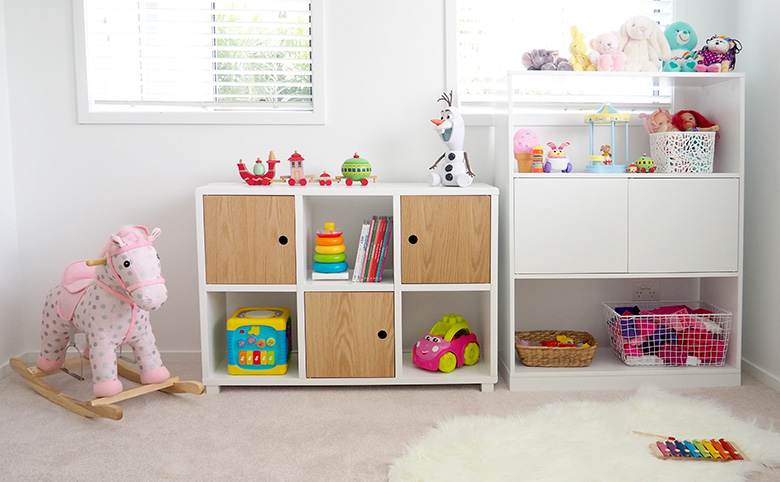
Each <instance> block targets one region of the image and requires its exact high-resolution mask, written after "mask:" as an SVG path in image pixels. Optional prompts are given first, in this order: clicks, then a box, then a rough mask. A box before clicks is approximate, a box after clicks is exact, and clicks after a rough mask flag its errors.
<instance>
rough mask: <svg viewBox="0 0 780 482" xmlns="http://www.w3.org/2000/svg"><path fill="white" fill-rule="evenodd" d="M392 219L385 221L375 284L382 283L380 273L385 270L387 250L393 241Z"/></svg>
mask: <svg viewBox="0 0 780 482" xmlns="http://www.w3.org/2000/svg"><path fill="white" fill-rule="evenodd" d="M392 233H393V218H389V219H388V220H387V229H386V230H385V239H384V242H383V243H382V253H381V255H380V257H379V269H378V270H377V275H376V282H377V283H379V282H380V281H382V273H384V270H385V259H387V249H388V245H390V240H391V239H393V234H392Z"/></svg>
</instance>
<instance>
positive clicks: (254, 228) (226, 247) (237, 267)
mask: <svg viewBox="0 0 780 482" xmlns="http://www.w3.org/2000/svg"><path fill="white" fill-rule="evenodd" d="M203 224H204V238H205V253H206V283H208V284H295V282H296V276H295V198H294V196H209V195H206V196H203Z"/></svg>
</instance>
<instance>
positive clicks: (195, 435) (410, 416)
mask: <svg viewBox="0 0 780 482" xmlns="http://www.w3.org/2000/svg"><path fill="white" fill-rule="evenodd" d="M169 368H170V369H171V372H172V373H173V374H174V375H179V376H180V378H182V379H199V377H200V369H199V366H197V365H195V364H183V365H176V364H170V363H169ZM59 377H60V378H58V380H62V382H61V383H60V384H58V383H55V381H54V379H53V378H52V377H49V378H47V381H49V382H50V383H52V384H53V385H58V388H61V389H62V390H63V391H65V392H66V393H68V394H70V395H72V396H77V397H83V398H89V392H90V389H91V387H90V386H89V382H84V383H81V384H76V382H75V381H73V382H71V381H70V377H67V376H65V375H60V376H59ZM74 385H77V386H74ZM634 392H635V391H634V390H626V391H587V392H529V393H513V392H509V391H508V390H507V389H506V386H505V385H504V384H503V383H499V385H497V386H496V391H495V392H493V393H482V392H480V391H479V389H478V388H477V387H476V386H451V387H450V386H436V387H327V388H311V387H297V388H295V387H293V388H256V387H255V388H247V387H244V388H224V389H223V390H222V392H221V393H220V394H219V395H203V396H200V397H195V396H191V395H166V394H162V393H153V394H150V395H146V396H144V397H140V398H136V399H133V400H127V401H125V402H122V403H121V404H120V405H121V406H122V408H123V410H124V418H123V419H122V420H120V421H111V420H90V419H86V418H82V417H80V416H78V415H74V414H72V413H70V412H68V411H66V410H64V409H62V408H60V407H57V406H55V405H53V404H52V403H50V402H48V401H47V400H45V399H44V398H43V397H41V396H40V395H38V394H37V393H35V392H34V391H33V390H32V389H31V388H30V387H28V386H27V384H26V383H25V382H24V381H23V380H22V379H21V378H20V377H19V376H17V375H16V374H12V375H10V376H7V377H6V378H4V379H2V380H0V427H2V432H1V433H0V480H1V481H14V482H16V481H71V480H74V481H75V480H78V481H91V480H101V481H107V480H110V481H124V480H128V481H130V480H144V481H147V480H150V481H151V480H163V481H167V480H172V481H199V480H203V481H210V480H239V481H242V480H253V481H383V480H386V478H387V474H388V469H389V466H390V464H392V463H393V461H394V460H396V459H397V458H399V457H401V456H402V455H403V453H404V446H405V445H407V444H411V443H413V442H414V441H416V440H418V439H420V438H421V437H422V436H423V435H425V434H426V433H428V432H429V431H430V430H431V429H432V428H433V427H434V426H436V424H437V422H439V421H442V420H444V419H446V418H450V417H453V416H459V415H494V416H499V417H507V416H516V415H522V414H528V413H531V412H532V411H534V410H536V409H537V408H539V407H540V406H542V405H545V404H548V403H550V402H554V401H569V400H571V401H574V400H590V401H614V400H616V399H620V398H628V397H630V396H631V395H632V394H633V393H634ZM670 392H673V393H675V394H680V395H685V396H688V397H693V398H701V399H706V400H711V401H714V402H716V403H718V404H721V405H723V406H726V407H730V408H731V409H732V410H733V411H734V413H735V415H737V416H739V417H741V418H744V419H746V420H755V422H756V424H757V426H759V427H762V428H771V427H773V426H777V427H780V394H778V393H777V392H774V391H772V390H770V389H768V388H766V387H765V386H763V385H761V384H759V383H758V382H756V381H755V380H753V379H752V378H749V377H747V376H746V377H745V379H744V382H743V386H741V387H734V388H714V389H680V390H670ZM549 480H552V481H555V480H556V479H555V478H554V476H553V477H552V478H550V479H549ZM749 480H752V481H762V482H768V481H778V480H780V471H777V470H773V471H768V472H764V473H762V474H760V475H759V476H757V477H753V478H751V479H749ZM607 482H608V481H607ZM616 482H630V481H624V480H621V481H616ZM665 482H674V481H673V480H671V481H670V480H668V479H667V480H665ZM681 482H682V481H681ZM686 482H687V481H686ZM713 482H717V481H713Z"/></svg>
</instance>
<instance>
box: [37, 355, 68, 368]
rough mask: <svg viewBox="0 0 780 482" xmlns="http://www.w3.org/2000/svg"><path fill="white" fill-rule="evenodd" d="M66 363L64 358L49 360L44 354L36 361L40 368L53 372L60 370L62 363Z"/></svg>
mask: <svg viewBox="0 0 780 482" xmlns="http://www.w3.org/2000/svg"><path fill="white" fill-rule="evenodd" d="M64 364H65V361H64V360H61V361H57V362H53V361H49V360H47V359H45V358H43V357H42V356H38V361H37V362H36V365H38V368H40V369H41V370H43V371H45V372H53V371H55V370H59V369H60V368H62V365H64Z"/></svg>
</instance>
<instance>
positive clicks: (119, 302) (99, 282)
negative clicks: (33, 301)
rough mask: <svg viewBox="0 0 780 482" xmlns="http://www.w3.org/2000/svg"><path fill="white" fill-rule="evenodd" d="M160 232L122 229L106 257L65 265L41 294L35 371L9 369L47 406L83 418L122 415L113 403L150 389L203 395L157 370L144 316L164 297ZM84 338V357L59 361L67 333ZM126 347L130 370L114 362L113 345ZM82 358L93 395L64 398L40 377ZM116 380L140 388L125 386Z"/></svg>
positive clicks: (21, 366) (199, 387) (14, 362)
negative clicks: (130, 353)
mask: <svg viewBox="0 0 780 482" xmlns="http://www.w3.org/2000/svg"><path fill="white" fill-rule="evenodd" d="M159 235H160V229H159V228H155V229H153V230H152V232H151V233H150V232H149V231H148V230H147V229H146V228H145V227H143V226H125V227H123V228H122V229H120V230H119V231H118V232H117V233H116V234H114V235H112V236H111V237H110V240H109V242H108V243H107V245H106V247H105V249H104V250H103V252H104V255H105V257H104V258H100V259H92V260H86V261H84V260H82V261H76V262H74V263H71V264H70V265H69V266H68V267H67V268H65V272H64V273H63V275H62V280H61V281H60V282H59V283H57V284H56V285H55V286H54V287H53V288H52V289H51V290H50V291H49V294H48V295H47V296H46V302H45V305H44V308H43V319H42V322H41V351H40V354H39V356H38V361H37V366H35V367H28V366H27V365H26V364H25V363H24V362H23V361H21V360H20V359H18V358H11V361H10V365H11V367H12V368H13V369H14V370H16V372H17V373H19V374H20V375H21V376H22V378H24V380H25V381H27V383H28V384H29V385H30V386H31V387H32V388H33V389H35V390H36V391H37V392H38V393H40V394H41V395H43V396H44V397H46V398H47V399H48V400H50V401H51V402H53V403H55V404H57V405H60V406H62V407H64V408H67V409H68V410H70V411H72V412H75V413H77V414H79V415H83V416H85V417H105V418H110V419H113V420H119V419H120V418H122V409H121V408H120V407H119V406H118V405H116V402H119V401H122V400H127V399H129V398H133V397H137V396H139V395H144V394H147V393H151V392H154V391H158V390H159V391H162V392H166V393H192V394H196V395H200V394H202V393H203V390H204V387H203V384H202V383H200V382H196V381H179V378H178V377H171V374H170V372H169V371H168V369H167V368H166V367H165V366H164V365H163V362H162V359H161V357H160V353H159V351H158V349H157V346H156V344H155V339H154V335H153V334H152V328H151V325H150V324H149V312H150V311H154V310H156V309H158V308H159V307H161V306H162V305H163V303H165V301H166V300H167V298H168V291H167V289H166V287H165V279H164V278H163V277H162V273H161V266H160V259H159V255H158V254H157V251H156V250H155V248H154V246H153V244H152V243H153V241H154V240H155V238H157V236H159ZM73 331H75V332H78V333H84V334H85V335H86V339H87V348H86V349H85V350H84V355H83V356H81V355H80V356H77V357H73V358H68V359H66V353H67V350H68V347H69V346H73V344H71V334H72V332H73ZM124 344H127V345H129V346H130V348H131V349H132V351H133V355H134V356H135V360H136V364H137V368H136V367H134V366H132V365H130V364H128V363H125V362H124V361H123V360H121V359H120V360H118V359H117V357H116V349H117V347H119V346H121V345H124ZM86 359H88V360H89V365H90V367H91V369H92V383H93V385H92V390H93V393H94V395H95V397H96V398H94V399H92V400H88V401H81V400H77V399H75V398H71V397H69V396H67V395H65V394H63V393H61V392H59V391H58V390H56V389H54V388H53V387H52V386H51V385H49V384H48V383H46V382H45V381H43V377H46V376H49V375H53V374H55V373H59V372H60V371H65V372H66V373H72V371H73V370H74V369H75V368H77V367H79V366H80V365H82V364H83V363H85V362H86ZM119 376H122V377H124V378H126V379H128V380H130V381H132V382H135V383H138V384H140V385H139V386H137V387H134V388H129V389H126V390H125V389H124V387H123V385H122V382H121V381H119Z"/></svg>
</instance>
